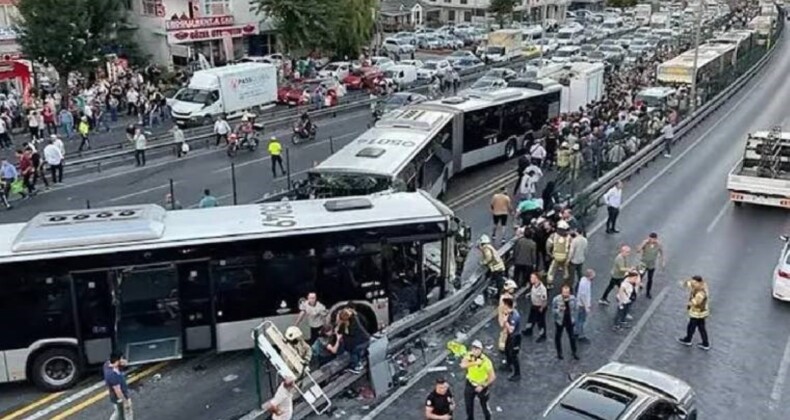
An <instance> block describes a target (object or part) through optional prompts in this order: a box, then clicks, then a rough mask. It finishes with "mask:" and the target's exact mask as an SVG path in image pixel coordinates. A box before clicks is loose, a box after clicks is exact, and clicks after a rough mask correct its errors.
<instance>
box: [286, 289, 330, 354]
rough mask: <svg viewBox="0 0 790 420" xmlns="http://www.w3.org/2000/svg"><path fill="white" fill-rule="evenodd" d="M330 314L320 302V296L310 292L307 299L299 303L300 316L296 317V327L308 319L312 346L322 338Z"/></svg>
mask: <svg viewBox="0 0 790 420" xmlns="http://www.w3.org/2000/svg"><path fill="white" fill-rule="evenodd" d="M328 313H329V312H328V311H327V309H326V306H324V304H323V303H321V302H319V301H318V294H316V293H315V292H310V293H308V294H307V298H306V299H301V300H300V302H299V316H297V317H296V322H294V325H296V326H297V327H298V326H299V324H301V323H302V320H304V319H307V326H308V327H310V341H309V343H310V344H311V345H312V344H313V343H314V342H315V340H317V339H318V337H320V336H321V328H322V327H323V326H324V324H325V323H326V316H327V314H328Z"/></svg>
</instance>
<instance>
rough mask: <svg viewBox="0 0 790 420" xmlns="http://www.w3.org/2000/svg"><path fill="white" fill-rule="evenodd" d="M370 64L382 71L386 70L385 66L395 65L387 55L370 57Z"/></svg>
mask: <svg viewBox="0 0 790 420" xmlns="http://www.w3.org/2000/svg"><path fill="white" fill-rule="evenodd" d="M370 64H371V65H372V66H375V67H378V68H379V70H381V71H384V70H387V67H389V66H392V65H395V62H394V61H392V59H391V58H389V57H382V56H373V57H370Z"/></svg>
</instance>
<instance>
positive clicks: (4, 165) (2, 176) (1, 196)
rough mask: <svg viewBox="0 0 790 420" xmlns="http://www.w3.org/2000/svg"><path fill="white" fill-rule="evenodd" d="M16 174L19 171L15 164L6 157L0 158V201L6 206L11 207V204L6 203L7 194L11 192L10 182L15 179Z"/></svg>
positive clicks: (17, 174)
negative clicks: (0, 188) (0, 189)
mask: <svg viewBox="0 0 790 420" xmlns="http://www.w3.org/2000/svg"><path fill="white" fill-rule="evenodd" d="M18 176H19V172H17V170H16V166H14V165H13V164H12V163H11V162H9V161H8V159H6V158H2V159H0V184H1V185H0V186H2V191H0V201H2V202H3V204H5V206H6V208H11V205H10V204H8V194H10V193H11V184H13V183H14V181H16V179H17V177H18Z"/></svg>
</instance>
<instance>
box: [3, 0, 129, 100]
mask: <svg viewBox="0 0 790 420" xmlns="http://www.w3.org/2000/svg"><path fill="white" fill-rule="evenodd" d="M123 4H124V2H123V0H19V2H18V3H17V9H18V10H19V17H20V19H19V21H18V22H16V23H15V27H16V30H17V32H18V34H19V35H18V40H19V44H20V45H21V47H22V52H23V53H24V54H25V55H26V56H27V57H30V58H31V59H33V60H36V61H38V62H42V63H49V64H51V65H52V66H53V67H54V68H55V70H57V71H58V74H59V75H60V83H61V87H62V88H65V84H66V82H67V80H68V74H69V73H70V72H73V71H86V70H92V69H94V68H96V66H97V65H99V64H100V63H101V61H102V59H103V57H104V55H105V54H107V53H110V52H118V51H119V50H121V51H124V50H129V51H137V50H136V48H135V44H134V42H133V40H132V39H131V37H130V36H129V34H128V32H126V33H123V31H120V29H121V27H122V25H123V24H124V10H125V9H124V5H123ZM63 92H66V89H63Z"/></svg>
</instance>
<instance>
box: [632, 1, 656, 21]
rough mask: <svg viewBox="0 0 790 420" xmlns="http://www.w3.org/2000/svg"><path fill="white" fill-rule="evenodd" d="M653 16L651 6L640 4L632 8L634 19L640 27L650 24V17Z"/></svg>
mask: <svg viewBox="0 0 790 420" xmlns="http://www.w3.org/2000/svg"><path fill="white" fill-rule="evenodd" d="M652 14H653V5H652V4H649V3H640V4H637V5H636V6H635V7H634V18H635V19H636V22H637V23H638V24H640V25H647V24H649V23H650V16H651V15H652Z"/></svg>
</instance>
